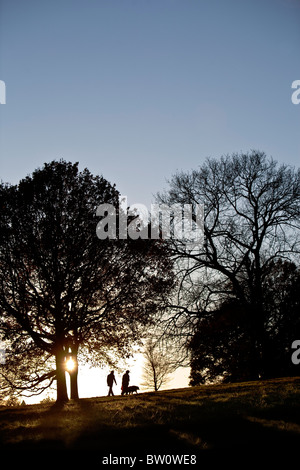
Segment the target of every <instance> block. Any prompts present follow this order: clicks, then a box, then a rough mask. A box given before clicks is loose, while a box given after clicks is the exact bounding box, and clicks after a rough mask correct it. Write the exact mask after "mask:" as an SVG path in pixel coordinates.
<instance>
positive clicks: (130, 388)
mask: <svg viewBox="0 0 300 470" xmlns="http://www.w3.org/2000/svg"><path fill="white" fill-rule="evenodd" d="M139 389H140V387H137V386H136V385H131V386H130V387H128V388H127V393H128V395H130V394H132V395H133V392H135V393H137V391H138V390H139Z"/></svg>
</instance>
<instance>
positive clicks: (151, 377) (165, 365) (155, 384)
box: [142, 338, 178, 392]
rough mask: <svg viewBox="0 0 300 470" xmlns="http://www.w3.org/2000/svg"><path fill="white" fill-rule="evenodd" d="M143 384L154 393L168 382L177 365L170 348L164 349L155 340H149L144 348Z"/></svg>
mask: <svg viewBox="0 0 300 470" xmlns="http://www.w3.org/2000/svg"><path fill="white" fill-rule="evenodd" d="M144 358H145V362H144V370H143V383H142V385H144V386H146V387H151V388H153V389H154V390H155V391H156V392H157V391H158V390H159V389H160V388H161V387H162V386H163V385H165V384H166V383H168V381H169V380H170V374H171V373H172V372H174V371H175V370H176V369H177V367H178V363H177V361H176V359H174V355H173V353H172V350H171V349H170V347H169V348H168V349H166V348H165V347H164V346H163V343H162V342H160V341H157V339H155V338H152V339H149V340H148V341H147V343H146V345H145V348H144Z"/></svg>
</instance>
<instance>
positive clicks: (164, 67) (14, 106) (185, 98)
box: [0, 0, 300, 204]
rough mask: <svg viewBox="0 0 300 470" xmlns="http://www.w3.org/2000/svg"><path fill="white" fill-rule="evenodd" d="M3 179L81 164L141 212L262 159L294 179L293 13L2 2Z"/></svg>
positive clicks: (231, 1)
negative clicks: (224, 167) (222, 165)
mask: <svg viewBox="0 0 300 470" xmlns="http://www.w3.org/2000/svg"><path fill="white" fill-rule="evenodd" d="M0 18H1V19H0V31H1V32H0V79H1V80H4V81H5V83H6V104H5V105H0V178H1V179H2V180H3V181H8V182H11V183H17V182H18V181H19V180H20V179H21V178H23V177H25V176H26V175H27V174H29V173H31V172H32V171H33V170H34V169H35V168H37V167H40V166H42V165H43V163H44V162H46V161H51V160H53V159H60V158H64V159H65V160H68V161H74V162H75V161H79V162H80V168H81V169H83V168H84V167H88V168H89V169H90V171H91V172H92V173H94V174H103V176H104V177H105V178H106V179H108V180H109V181H110V182H112V183H116V185H117V189H119V190H120V191H121V193H123V194H126V195H127V196H128V198H129V203H130V204H131V203H133V202H140V203H145V204H149V202H150V200H151V199H152V194H155V193H156V192H157V191H159V190H162V189H163V188H164V187H166V186H167V185H166V178H170V176H171V175H172V174H173V173H174V172H175V171H176V170H177V169H178V170H181V169H183V170H189V169H192V168H196V167H197V166H198V165H200V164H201V163H202V162H203V161H204V159H205V158H206V157H207V156H214V157H218V156H220V155H222V154H227V153H232V152H240V151H249V150H251V149H259V150H262V151H265V152H266V153H267V154H268V155H272V156H273V157H274V158H275V159H276V160H279V161H280V162H286V163H288V164H292V165H295V166H298V164H299V155H300V132H299V131H300V126H299V124H300V105H294V104H292V102H291V95H292V89H291V84H292V82H293V81H294V80H297V79H300V54H299V44H300V0H51V1H49V0H26V1H24V0H0Z"/></svg>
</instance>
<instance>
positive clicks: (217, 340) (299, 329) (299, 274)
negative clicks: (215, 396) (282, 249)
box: [189, 260, 300, 385]
mask: <svg viewBox="0 0 300 470" xmlns="http://www.w3.org/2000/svg"><path fill="white" fill-rule="evenodd" d="M262 290H263V306H264V311H265V325H264V328H265V338H266V342H267V346H268V349H267V357H266V358H265V366H266V367H265V376H266V377H279V376H290V375H295V374H297V375H298V373H299V372H298V370H297V368H296V367H295V366H294V365H293V363H292V361H291V345H292V342H293V341H294V340H295V339H296V338H299V336H300V317H299V311H300V270H299V269H297V267H296V266H295V264H293V263H289V262H287V261H281V260H279V261H277V262H274V261H272V262H270V264H269V265H268V272H267V273H265V280H264V282H263V286H262ZM250 313H251V312H250ZM250 320H251V315H250V314H249V312H247V311H246V309H245V305H243V304H242V303H241V302H238V301H237V300H228V301H226V302H224V303H223V304H222V305H221V306H220V308H219V309H217V310H215V311H213V312H210V315H208V316H207V317H206V318H203V319H202V320H201V321H200V322H199V324H198V327H197V331H196V333H195V334H194V336H193V338H192V339H191V341H190V343H189V349H190V352H191V375H190V379H191V380H190V383H191V385H197V384H203V383H205V382H208V381H214V380H222V381H224V382H236V381H243V380H251V379H253V378H255V377H256V370H255V369H254V370H253V368H252V367H253V363H252V361H250V360H249V358H250V357H251V354H252V349H253V343H252V336H251V335H249V329H250V328H251V321H250ZM249 321H250V322H249Z"/></svg>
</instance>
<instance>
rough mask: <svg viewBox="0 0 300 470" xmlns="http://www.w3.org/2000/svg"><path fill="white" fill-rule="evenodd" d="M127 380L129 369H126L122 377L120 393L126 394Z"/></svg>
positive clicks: (128, 379)
mask: <svg viewBox="0 0 300 470" xmlns="http://www.w3.org/2000/svg"><path fill="white" fill-rule="evenodd" d="M129 381H130V377H129V370H127V371H126V372H125V374H124V375H123V377H122V395H124V394H125V395H127V393H128V385H129Z"/></svg>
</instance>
